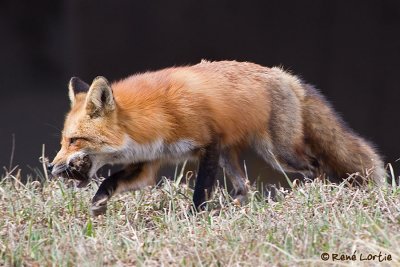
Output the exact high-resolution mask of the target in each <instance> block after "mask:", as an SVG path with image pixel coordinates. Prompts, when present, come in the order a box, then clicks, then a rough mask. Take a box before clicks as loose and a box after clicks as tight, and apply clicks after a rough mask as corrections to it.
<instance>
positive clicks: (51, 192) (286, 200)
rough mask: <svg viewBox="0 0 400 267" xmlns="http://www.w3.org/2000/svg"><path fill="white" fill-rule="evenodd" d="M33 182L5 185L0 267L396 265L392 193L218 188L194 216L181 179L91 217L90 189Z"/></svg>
mask: <svg viewBox="0 0 400 267" xmlns="http://www.w3.org/2000/svg"><path fill="white" fill-rule="evenodd" d="M36 176H38V177H39V178H40V179H39V180H41V181H28V182H27V183H22V182H21V181H20V179H21V178H20V175H18V173H17V170H13V171H11V172H6V173H5V174H4V175H3V177H2V180H1V182H0V266H3V265H5V266H105V265H106V266H108V265H112V266H141V265H146V266H160V265H180V266H193V265H195V266H293V265H294V266H321V265H326V266H333V265H335V266H336V265H340V266H342V265H350V264H356V265H369V266H370V265H379V266H385V265H386V266H394V265H399V266H400V231H399V230H400V205H399V204H400V188H399V187H398V186H395V185H394V186H392V185H388V186H387V187H383V188H374V187H370V188H366V189H361V188H352V187H349V186H347V185H346V183H342V184H340V185H335V184H330V183H327V182H324V181H320V180H316V181H313V182H311V181H310V182H306V183H304V184H295V185H293V184H292V189H289V190H288V189H282V188H281V189H280V190H279V192H278V194H277V196H276V197H275V198H274V199H273V200H272V199H270V198H268V194H266V193H265V192H259V191H256V189H255V188H253V189H252V190H251V193H250V194H249V198H248V202H247V203H246V204H244V205H242V206H238V205H237V203H235V202H233V201H232V200H231V199H230V197H229V194H228V192H227V191H226V190H225V189H223V187H222V186H221V187H219V188H218V189H217V190H216V192H215V194H214V196H213V198H212V199H211V200H210V203H209V210H208V211H204V212H201V213H198V214H195V213H193V212H192V211H191V209H190V204H191V197H192V193H193V191H192V189H191V188H189V187H188V186H187V183H186V182H187V179H189V178H190V176H191V174H190V173H189V174H187V175H186V174H184V172H181V173H180V174H178V175H177V177H176V179H175V180H174V181H170V180H167V179H164V180H163V182H162V183H161V184H160V185H159V186H157V187H154V188H147V189H144V190H141V191H137V192H128V193H124V194H122V195H119V196H116V197H114V198H113V199H112V200H111V201H110V203H109V207H108V211H107V214H106V215H104V216H100V217H91V216H90V213H89V206H90V199H91V197H92V196H93V195H94V193H95V191H96V189H97V184H96V183H94V182H93V183H92V184H91V185H90V186H89V187H88V188H86V189H77V188H74V187H73V186H67V185H66V184H65V183H64V182H63V181H60V180H48V179H47V178H44V177H40V175H36ZM393 177H395V176H394V175H393ZM323 253H325V254H323ZM353 255H354V256H353ZM327 258H329V259H327ZM326 259H327V260H326Z"/></svg>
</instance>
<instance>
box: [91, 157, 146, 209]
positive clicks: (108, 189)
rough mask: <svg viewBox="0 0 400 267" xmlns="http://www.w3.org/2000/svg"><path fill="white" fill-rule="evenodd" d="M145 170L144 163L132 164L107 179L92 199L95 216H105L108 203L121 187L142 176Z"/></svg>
mask: <svg viewBox="0 0 400 267" xmlns="http://www.w3.org/2000/svg"><path fill="white" fill-rule="evenodd" d="M142 170H143V163H138V164H132V165H129V166H127V167H126V168H125V169H123V170H121V171H118V172H116V173H113V174H112V175H111V176H110V177H108V178H106V179H105V180H104V181H103V182H102V183H101V185H100V187H99V189H98V190H97V192H96V194H95V196H94V197H93V199H92V207H91V211H92V214H93V215H100V214H103V213H104V212H105V211H106V209H107V201H108V200H109V199H110V198H111V197H112V195H113V194H114V193H115V192H116V191H117V189H118V187H121V185H123V184H126V183H129V181H131V180H134V179H135V178H136V177H138V176H139V175H140V173H141V172H142Z"/></svg>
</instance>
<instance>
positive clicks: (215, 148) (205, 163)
mask: <svg viewBox="0 0 400 267" xmlns="http://www.w3.org/2000/svg"><path fill="white" fill-rule="evenodd" d="M219 155H220V146H219V143H217V142H214V143H212V144H210V145H208V146H207V147H206V148H205V152H204V154H203V155H202V156H201V158H200V163H199V171H198V174H197V179H196V185H195V188H194V194H193V203H194V206H195V208H196V209H202V208H204V202H205V201H206V200H207V198H208V197H209V196H210V195H211V193H212V187H213V185H214V182H215V178H216V175H217V171H218V165H219Z"/></svg>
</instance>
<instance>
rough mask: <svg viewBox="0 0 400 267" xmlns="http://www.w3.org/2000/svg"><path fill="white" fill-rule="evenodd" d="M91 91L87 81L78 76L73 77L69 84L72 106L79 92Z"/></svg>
mask: <svg viewBox="0 0 400 267" xmlns="http://www.w3.org/2000/svg"><path fill="white" fill-rule="evenodd" d="M88 91H89V84H87V83H85V82H84V81H82V80H81V79H79V78H78V77H72V78H71V80H69V84H68V95H69V100H70V101H71V106H72V105H74V103H75V96H76V94H79V93H87V92H88Z"/></svg>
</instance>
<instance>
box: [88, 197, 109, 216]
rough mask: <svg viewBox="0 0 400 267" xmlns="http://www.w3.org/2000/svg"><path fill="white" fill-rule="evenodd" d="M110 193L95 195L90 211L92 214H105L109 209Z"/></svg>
mask: <svg viewBox="0 0 400 267" xmlns="http://www.w3.org/2000/svg"><path fill="white" fill-rule="evenodd" d="M108 199H109V196H108V195H105V194H102V195H95V196H94V198H93V200H92V206H91V207H90V213H91V214H92V216H99V215H102V214H105V213H106V211H107V201H108Z"/></svg>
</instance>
